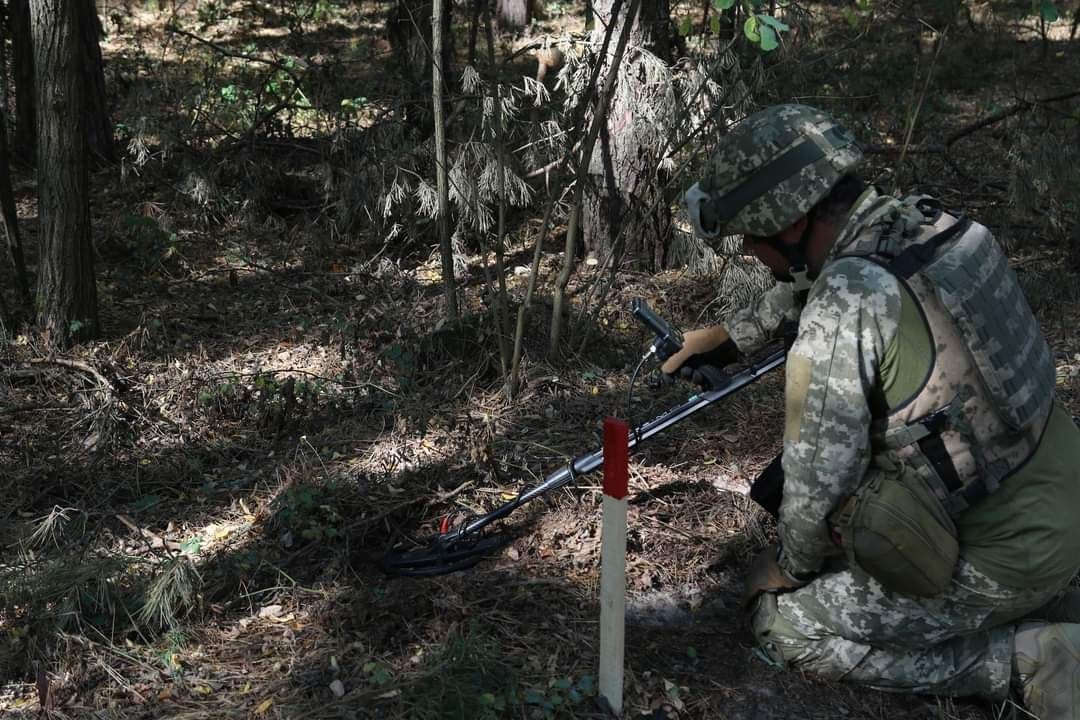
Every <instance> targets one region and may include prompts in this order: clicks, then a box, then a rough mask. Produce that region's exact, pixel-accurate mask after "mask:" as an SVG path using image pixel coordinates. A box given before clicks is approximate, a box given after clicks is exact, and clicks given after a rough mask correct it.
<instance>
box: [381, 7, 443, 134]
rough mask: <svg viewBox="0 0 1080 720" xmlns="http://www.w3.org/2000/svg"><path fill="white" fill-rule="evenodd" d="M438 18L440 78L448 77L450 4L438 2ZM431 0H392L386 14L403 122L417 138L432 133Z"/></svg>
mask: <svg viewBox="0 0 1080 720" xmlns="http://www.w3.org/2000/svg"><path fill="white" fill-rule="evenodd" d="M440 6H441V7H440V17H442V28H443V43H442V52H441V59H442V71H443V77H444V78H446V77H450V76H451V73H450V67H451V63H450V58H451V57H452V53H451V43H450V40H451V39H452V36H449V35H448V33H447V31H446V30H447V28H448V27H449V22H450V12H449V10H450V5H449V2H447V1H446V0H444V2H442V3H440ZM433 13H434V7H433V6H432V0H396V2H395V4H394V7H393V10H392V11H391V14H390V21H389V24H388V30H389V34H390V44H391V46H392V47H393V49H394V54H395V55H396V57H397V65H398V68H399V72H400V73H401V77H402V80H403V81H404V82H403V83H402V89H403V91H404V93H406V95H405V97H404V101H405V121H406V122H407V123H408V124H409V125H410V126H411V127H413V128H416V130H417V131H418V132H419V133H420V135H421V137H430V135H431V133H432V132H434V121H433V119H432V116H431V106H430V104H429V103H428V98H430V97H431V78H432V76H431V73H430V72H428V69H429V68H430V67H431V64H432V63H431V46H432V34H431V28H432V24H431V21H432V18H433V17H434V15H433Z"/></svg>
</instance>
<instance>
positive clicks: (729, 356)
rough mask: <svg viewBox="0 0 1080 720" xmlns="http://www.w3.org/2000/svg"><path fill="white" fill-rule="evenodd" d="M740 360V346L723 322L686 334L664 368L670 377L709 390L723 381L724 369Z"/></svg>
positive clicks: (661, 367) (665, 373)
mask: <svg viewBox="0 0 1080 720" xmlns="http://www.w3.org/2000/svg"><path fill="white" fill-rule="evenodd" d="M738 359H739V348H738V347H736V345H735V342H734V341H733V340H732V339H731V337H729V336H728V334H727V330H725V329H724V327H723V326H722V325H713V326H712V327H706V328H699V329H697V330H691V331H690V332H688V333H686V334H685V335H683V348H682V350H680V351H679V352H677V353H675V354H674V355H672V356H671V357H669V358H668V359H667V360H666V361H665V362H664V364H663V365H661V366H660V369H661V370H662V371H663V373H664V375H666V376H667V377H669V378H674V377H676V376H677V377H679V378H680V379H682V380H687V381H689V382H693V383H696V384H698V385H700V386H701V387H703V388H706V389H709V388H714V387H717V386H719V385H721V384H723V374H722V373H721V372H720V369H721V368H724V367H726V366H728V365H730V364H731V363H733V362H735V361H736V360H738Z"/></svg>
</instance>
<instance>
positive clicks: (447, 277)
mask: <svg viewBox="0 0 1080 720" xmlns="http://www.w3.org/2000/svg"><path fill="white" fill-rule="evenodd" d="M443 2H444V0H434V2H433V3H432V8H431V56H432V62H431V107H432V110H433V120H434V124H435V182H436V183H437V185H438V192H439V218H438V226H439V254H440V257H441V258H442V275H443V295H444V296H445V298H446V318H447V319H448V320H456V319H457V316H458V309H457V288H456V283H455V282H454V250H453V247H452V245H451V243H450V186H449V183H448V182H447V176H446V174H447V172H448V171H447V167H446V117H445V115H444V114H443V77H444V75H443V64H442V59H443V52H442V49H443V31H444V30H445V29H446V26H445V25H444V24H443V23H442V22H440V18H442V16H443Z"/></svg>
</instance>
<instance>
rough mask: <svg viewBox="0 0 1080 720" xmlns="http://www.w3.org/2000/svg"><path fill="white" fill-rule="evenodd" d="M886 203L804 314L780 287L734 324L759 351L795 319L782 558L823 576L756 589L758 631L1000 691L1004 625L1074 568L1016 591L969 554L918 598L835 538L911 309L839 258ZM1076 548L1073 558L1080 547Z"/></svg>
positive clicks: (867, 457)
mask: <svg viewBox="0 0 1080 720" xmlns="http://www.w3.org/2000/svg"><path fill="white" fill-rule="evenodd" d="M882 200H883V199H882V198H880V197H879V196H877V195H876V193H875V192H874V191H873V190H870V191H867V192H866V193H864V195H863V197H862V198H860V201H859V202H858V203H856V206H855V207H854V208H853V212H852V213H851V215H850V216H849V218H848V221H847V224H846V226H845V227H844V228H843V230H842V231H841V233H840V235H839V236H838V239H837V243H836V245H835V246H834V248H833V252H832V255H831V257H830V259H829V261H828V262H827V263H826V266H825V267H824V269H823V270H822V272H821V274H820V276H819V277H818V278H817V280H816V281H815V283H814V285H813V287H812V288H811V290H810V293H809V297H808V299H807V302H806V306H805V307H804V308H801V309H800V308H799V303H798V302H797V298H796V296H795V294H793V293H791V292H790V289H784V288H782V287H778V288H777V289H774V290H773V291H771V292H770V293H768V294H767V295H765V296H763V297H762V298H761V300H759V302H758V303H757V304H756V305H755V306H754V307H752V308H748V309H747V310H745V311H743V312H741V313H738V314H736V315H735V316H733V317H732V318H731V319H730V320H729V321H728V323H727V329H728V331H729V333H730V334H731V336H732V338H733V339H735V341H736V343H737V344H738V345H739V347H740V349H743V350H751V349H753V348H754V347H756V346H757V345H759V344H760V343H761V341H762V340H764V339H766V338H768V337H769V336H770V334H771V332H773V331H774V330H775V329H776V327H777V326H778V325H779V323H780V321H781V320H782V319H790V318H792V317H793V316H796V317H799V318H800V323H799V335H798V338H797V339H796V341H795V344H794V346H793V347H792V349H791V351H790V353H789V355H788V364H787V388H786V393H785V401H786V403H787V409H786V410H787V412H786V417H787V420H786V427H785V434H784V437H785V440H784V457H783V466H784V471H785V481H784V499H783V504H782V506H781V509H780V522H779V525H778V532H779V535H780V540H781V547H782V551H781V554H780V557H779V564H780V567H781V569H782V570H784V571H785V572H786V573H788V574H789V575H791V576H793V577H800V576H809V575H817V577H816V578H815V579H814V580H813V581H812V582H810V583H809V584H807V585H805V586H804V587H802V588H800V589H798V590H795V591H793V592H790V593H785V594H779V595H776V594H771V593H766V594H764V595H762V596H761V597H760V598H759V599H758V601H757V604H756V606H755V608H754V612H753V616H752V623H753V628H754V632H755V636H756V637H757V639H758V641H759V643H760V644H761V648H762V650H763V651H764V653H765V654H766V655H767V656H768V657H769V658H771V659H772V660H773V661H775V662H777V663H781V664H785V665H790V666H793V667H796V668H798V669H800V670H807V671H811V672H814V673H816V674H818V675H822V676H824V677H828V678H833V679H844V680H849V681H854V682H859V683H862V684H866V685H870V686H873V687H877V688H881V689H897V690H899V689H904V690H908V691H914V692H928V693H935V694H946V695H982V696H985V697H991V698H1001V697H1003V696H1005V694H1006V693H1007V692H1008V689H1009V681H1010V674H1011V666H1012V650H1013V633H1014V627H1013V625H1011V624H1009V622H1010V621H1012V620H1015V619H1017V618H1020V617H1023V616H1024V615H1026V614H1027V613H1029V612H1031V611H1032V610H1033V609H1035V608H1037V607H1039V606H1041V605H1043V604H1044V603H1046V602H1047V601H1049V600H1050V599H1051V598H1052V597H1053V595H1054V594H1055V593H1057V592H1058V591H1059V590H1060V589H1061V588H1062V587H1064V586H1065V585H1066V584H1067V583H1068V581H1069V579H1070V578H1071V577H1072V576H1073V575H1074V574H1075V572H1076V567H1075V566H1073V565H1071V564H1070V565H1069V566H1068V568H1067V569H1064V570H1062V569H1060V568H1059V567H1058V566H1057V565H1055V566H1054V569H1053V570H1052V571H1049V572H1042V573H1038V572H1036V571H1037V570H1039V568H1035V569H1033V572H1035V573H1036V574H1037V575H1038V576H1039V577H1040V582H1038V583H1035V584H1033V585H1030V586H1028V587H1023V588H1021V587H1019V586H1009V585H1006V584H1004V583H1002V582H1000V581H999V580H998V579H995V578H994V577H992V576H991V575H989V574H987V573H986V572H984V571H983V569H982V568H980V567H977V566H976V565H975V564H973V563H971V562H969V561H968V560H967V559H965V558H963V557H962V558H961V560H960V562H959V565H958V567H957V569H956V571H955V573H954V576H953V580H952V585H951V588H950V589H949V591H947V592H946V593H944V594H942V595H939V596H936V597H933V598H918V597H914V596H911V595H906V594H901V593H896V592H890V591H888V590H886V589H885V588H883V587H882V586H881V584H880V583H879V582H878V581H877V580H875V579H874V578H872V577H870V576H869V575H867V574H866V573H865V572H863V571H862V570H861V569H860V568H858V567H848V564H847V562H846V561H845V560H844V558H843V557H841V556H840V555H839V552H840V551H839V549H838V548H837V546H836V544H835V543H834V542H833V540H832V537H831V533H830V528H829V524H828V518H829V516H830V514H831V513H832V512H833V511H834V510H835V509H836V508H837V507H838V506H839V505H840V504H841V503H842V502H843V501H844V500H845V499H846V498H847V497H848V496H849V495H851V494H852V493H853V492H854V491H855V490H856V488H857V487H859V486H860V484H862V483H863V482H864V481H865V479H866V477H867V473H868V472H869V473H873V472H877V471H878V468H877V467H875V466H872V464H871V458H872V457H873V448H872V447H871V435H870V433H869V432H868V429H869V428H870V427H871V425H872V423H873V422H874V413H873V412H872V410H871V407H872V405H873V404H874V402H873V395H874V394H875V393H876V392H878V388H877V387H876V386H877V384H878V383H880V381H881V368H882V366H883V364H884V362H885V358H886V355H887V353H888V352H889V351H890V348H891V346H892V345H893V344H894V343H895V342H896V340H897V337H898V334H899V333H900V324H901V317H902V315H903V313H902V309H903V303H904V302H905V299H904V296H903V290H902V288H901V284H900V282H899V281H898V280H897V278H896V277H895V276H894V275H893V274H892V273H890V272H889V271H888V270H886V269H885V268H883V267H881V266H880V265H877V264H874V263H872V262H869V261H867V260H864V259H861V258H852V257H838V256H839V255H842V253H843V250H844V249H846V248H849V247H851V246H856V245H858V243H859V241H860V238H861V237H862V236H863V235H865V234H866V233H868V232H870V230H869V229H868V225H867V223H866V219H867V218H866V215H867V213H866V211H867V209H868V208H871V207H874V206H877V207H880V206H881V204H882ZM887 202H891V203H893V204H895V203H896V201H894V200H891V199H887ZM908 301H909V302H910V299H909V300H908ZM938 349H939V350H943V348H938ZM1069 497H1071V496H1069ZM1066 499H1068V498H1066ZM972 512H974V511H972ZM1069 512H1075V509H1070V510H1069ZM1073 535H1076V533H1073ZM963 542H964V537H963V535H962V536H961V544H962V546H963ZM1075 545H1076V543H1075V542H1074V543H1073V549H1072V550H1066V551H1065V552H1076V550H1077V548H1076V547H1075ZM1072 557H1077V555H1075V554H1074V555H1073V556H1072ZM818 573H821V574H819V575H818Z"/></svg>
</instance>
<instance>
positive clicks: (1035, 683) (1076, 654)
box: [1013, 622, 1080, 720]
mask: <svg viewBox="0 0 1080 720" xmlns="http://www.w3.org/2000/svg"><path fill="white" fill-rule="evenodd" d="M1013 678H1014V679H1016V680H1018V681H1019V689H1020V691H1021V693H1022V694H1023V696H1024V705H1025V706H1026V707H1027V709H1028V710H1029V711H1031V712H1032V713H1034V715H1035V716H1036V717H1038V718H1039V719H1040V720H1080V624H1077V623H1041V622H1031V623H1023V624H1021V625H1020V626H1019V627H1017V628H1016V636H1015V639H1014V645H1013Z"/></svg>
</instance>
